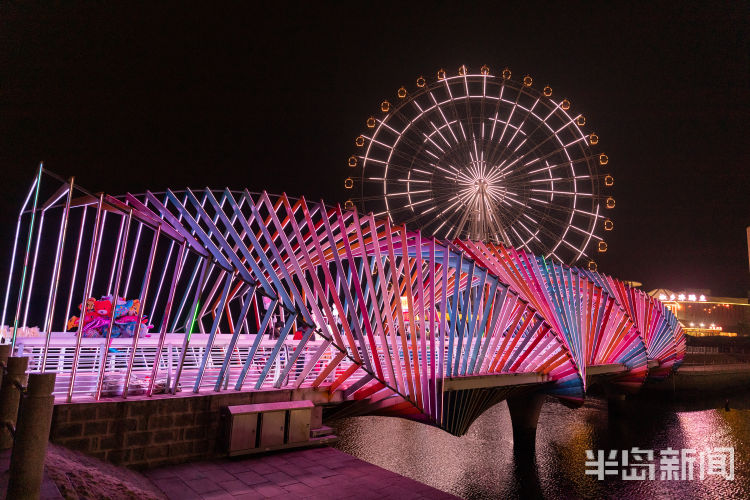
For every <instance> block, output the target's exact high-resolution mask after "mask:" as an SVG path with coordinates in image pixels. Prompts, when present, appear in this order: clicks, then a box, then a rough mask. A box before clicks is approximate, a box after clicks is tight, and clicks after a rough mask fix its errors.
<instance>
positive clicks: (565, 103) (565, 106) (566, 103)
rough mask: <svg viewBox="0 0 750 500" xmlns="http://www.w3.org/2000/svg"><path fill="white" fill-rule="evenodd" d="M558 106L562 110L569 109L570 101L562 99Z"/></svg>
mask: <svg viewBox="0 0 750 500" xmlns="http://www.w3.org/2000/svg"><path fill="white" fill-rule="evenodd" d="M560 107H561V108H562V110H563V111H567V110H569V109H570V101H569V100H567V99H563V100H562V102H561V103H560Z"/></svg>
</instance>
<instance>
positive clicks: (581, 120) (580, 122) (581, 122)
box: [576, 115, 586, 127]
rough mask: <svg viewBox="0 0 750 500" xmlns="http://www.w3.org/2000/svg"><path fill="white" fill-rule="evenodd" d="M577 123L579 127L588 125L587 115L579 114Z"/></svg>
mask: <svg viewBox="0 0 750 500" xmlns="http://www.w3.org/2000/svg"><path fill="white" fill-rule="evenodd" d="M576 123H577V124H578V126H579V127H583V126H584V125H586V117H585V116H583V115H578V118H576Z"/></svg>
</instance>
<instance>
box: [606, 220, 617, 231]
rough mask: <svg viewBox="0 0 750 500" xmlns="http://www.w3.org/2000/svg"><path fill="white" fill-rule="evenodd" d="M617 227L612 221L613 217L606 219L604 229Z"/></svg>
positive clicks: (610, 229)
mask: <svg viewBox="0 0 750 500" xmlns="http://www.w3.org/2000/svg"><path fill="white" fill-rule="evenodd" d="M614 228H615V224H614V222H612V219H604V230H605V231H612V230H613V229H614Z"/></svg>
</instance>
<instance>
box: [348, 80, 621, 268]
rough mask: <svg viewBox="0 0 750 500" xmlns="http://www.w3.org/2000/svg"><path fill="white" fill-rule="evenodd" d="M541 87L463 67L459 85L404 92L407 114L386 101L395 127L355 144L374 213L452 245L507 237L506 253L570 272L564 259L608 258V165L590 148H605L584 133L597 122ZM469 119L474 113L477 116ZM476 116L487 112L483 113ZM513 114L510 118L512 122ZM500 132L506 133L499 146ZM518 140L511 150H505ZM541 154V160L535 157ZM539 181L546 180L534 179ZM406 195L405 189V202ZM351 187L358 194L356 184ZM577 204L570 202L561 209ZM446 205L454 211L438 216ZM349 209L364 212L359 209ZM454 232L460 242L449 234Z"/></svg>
mask: <svg viewBox="0 0 750 500" xmlns="http://www.w3.org/2000/svg"><path fill="white" fill-rule="evenodd" d="M441 73H442V76H441ZM531 84H532V80H531V77H529V76H526V77H524V79H523V82H521V83H519V82H515V81H513V80H510V71H509V70H507V69H506V70H504V71H503V73H502V75H501V76H500V75H493V74H490V73H489V70H488V69H487V68H486V66H484V67H483V68H482V72H481V73H478V74H477V73H474V74H471V73H468V71H466V69H465V67H463V66H462V67H461V69H460V70H459V75H455V76H448V75H446V74H445V73H444V71H443V70H441V71H440V72H438V80H436V81H434V82H431V83H427V81H426V80H425V79H424V78H423V77H419V78H418V79H417V87H418V89H417V90H416V91H414V92H413V93H411V94H409V93H408V92H407V91H406V89H405V88H404V87H401V88H400V89H399V90H398V92H397V96H398V101H397V103H396V104H395V105H391V103H390V102H389V101H387V100H385V101H383V103H382V104H381V111H382V112H383V116H382V117H380V118H376V117H374V116H371V117H370V118H369V119H368V120H367V127H368V129H370V130H371V133H368V134H362V135H360V136H359V137H358V138H357V140H356V141H355V143H356V145H357V147H360V148H361V147H363V146H365V144H366V148H365V149H364V151H363V153H361V154H358V155H353V156H352V157H350V159H349V166H350V167H358V166H361V168H362V170H361V176H360V182H361V186H360V189H361V197H360V199H359V201H360V203H361V206H362V208H363V209H364V210H365V211H368V208H372V211H373V212H375V215H376V216H383V215H385V216H387V217H388V218H389V219H390V220H391V221H395V222H398V223H402V222H404V223H411V222H415V221H417V222H419V221H420V219H422V222H423V225H422V227H421V229H422V230H423V232H429V233H432V234H433V235H434V236H435V237H438V238H441V239H451V238H454V237H461V236H464V237H466V236H467V235H469V236H470V235H471V234H474V235H475V236H476V235H481V237H480V238H474V239H482V238H484V237H486V238H494V239H495V240H496V241H500V238H499V236H498V235H500V234H501V232H502V234H503V236H504V242H506V243H507V242H510V243H511V245H512V246H514V247H517V248H524V249H525V250H526V251H529V252H531V253H536V254H543V255H546V256H547V257H554V258H555V259H556V260H559V261H562V262H566V259H565V258H563V256H561V255H558V253H559V252H562V250H559V249H561V248H564V249H565V252H567V253H568V254H571V257H572V258H569V259H567V261H568V262H571V261H573V262H574V261H577V260H579V259H580V258H582V257H588V254H587V253H586V250H587V247H588V246H589V245H590V243H591V241H592V240H596V241H598V245H597V249H598V250H599V251H600V252H601V251H606V243H604V241H603V240H602V238H601V237H600V236H598V235H597V234H596V231H597V229H598V227H597V226H598V224H599V222H602V221H603V225H604V229H605V230H611V229H612V227H613V224H612V222H611V220H610V219H609V218H608V217H606V216H605V215H604V214H603V212H602V210H601V206H600V204H599V203H598V201H599V198H600V194H599V185H598V181H599V177H600V175H599V173H598V171H597V164H598V165H601V166H604V165H606V164H607V163H608V158H607V156H606V155H604V154H603V153H599V154H594V153H592V152H591V150H590V148H589V146H590V145H594V144H597V143H598V137H597V136H596V134H593V133H590V134H586V133H584V131H583V129H582V126H583V125H585V118H584V117H583V115H580V114H574V113H572V112H568V111H569V109H570V101H568V100H567V99H562V100H554V99H552V98H551V94H552V90H551V88H550V87H549V86H546V87H544V90H543V91H542V92H540V91H538V90H537V89H534V88H533V87H532V86H531ZM480 86H481V91H480V89H479V87H480ZM488 88H489V90H490V92H488ZM457 89H459V90H465V92H463V93H460V92H457V91H456V90H457ZM472 90H474V91H472ZM493 90H495V92H492V91H493ZM436 94H438V95H437V96H436ZM424 101H427V102H426V103H425V102H424ZM526 101H530V102H526ZM459 107H463V108H465V115H463V116H462V113H461V112H459V109H458V108H459ZM475 107H480V109H481V111H480V112H479V113H476V112H472V110H473V108H475ZM485 107H487V108H488V110H491V111H494V113H493V112H491V111H490V112H489V113H487V112H486V111H485ZM507 109H509V110H510V111H509V112H508V113H507V115H506V114H503V113H501V112H505V110H507ZM446 112H447V113H446ZM519 116H520V117H521V118H522V119H521V120H520V122H519V121H518V118H517V117H519ZM530 127H534V128H533V130H529V128H530ZM499 129H502V132H501V133H500V134H496V130H499ZM467 130H468V133H467ZM488 133H489V136H488V135H487V134H488ZM506 134H507V136H510V138H509V139H508V140H507V141H505V142H503V141H504V139H505V138H506ZM495 135H498V137H497V139H496V138H495ZM451 139H452V141H451ZM516 139H519V141H518V143H517V144H513V143H514V141H516ZM550 143H552V144H554V147H552V148H551V149H550V145H549V144H550ZM511 146H513V149H512V151H510V147H511ZM524 146H525V149H524ZM537 150H539V153H541V154H537V156H536V157H531V156H530V155H531V154H532V153H535V152H536V151H537ZM519 151H520V153H519ZM457 160H458V161H457ZM550 160H552V163H550ZM531 166H533V167H534V169H532V168H529V167H531ZM378 169H379V170H378ZM584 169H586V170H584ZM565 170H567V171H565ZM582 170H584V172H583V173H581V171H582ZM553 171H554V173H553ZM378 174H380V175H378ZM399 174H403V175H400V177H399ZM539 175H543V177H541V178H534V176H539ZM451 178H452V181H453V185H451V184H450V182H449V181H450V180H451ZM604 179H605V185H606V186H611V185H612V184H613V179H612V176H611V175H606V176H605V177H604ZM373 183H377V184H379V185H380V194H377V192H374V191H373V190H372V184H373ZM543 183H546V184H547V186H545V185H544V184H543ZM396 185H400V186H402V187H401V189H400V190H398V191H395V190H394V187H395V186H396ZM368 186H369V187H368ZM403 186H405V189H406V190H405V191H404V190H403V189H404V188H403ZM345 187H346V188H347V189H352V188H353V187H354V181H353V179H352V178H351V177H349V178H348V179H347V180H346V183H345ZM544 187H548V188H549V189H542V188H544ZM585 188H588V189H585ZM389 190H390V191H391V192H389ZM521 192H522V194H519V193H521ZM530 194H532V195H533V196H532V195H530ZM521 196H523V197H521ZM545 198H547V199H545ZM565 198H568V199H569V202H567V203H561V200H562V201H563V202H564V199H565ZM399 199H401V200H403V203H401V202H400V201H399ZM445 200H450V201H452V203H450V204H448V205H444V206H442V207H438V206H437V204H438V203H439V202H441V201H445ZM581 200H589V205H584V204H582V202H581ZM374 201H381V202H382V203H381V209H380V210H378V209H377V208H376V207H372V206H371V205H372V204H373V203H370V202H374ZM347 204H348V205H350V207H353V205H354V202H353V201H352V200H349V201H347ZM514 205H515V206H514ZM605 206H606V208H608V209H609V208H613V207H614V199H613V198H611V197H608V198H607V199H606V205H605ZM540 207H541V208H540ZM438 208H441V210H438ZM405 210H409V211H410V213H409V216H408V218H406V219H405V218H404V217H400V216H399V215H398V214H399V213H400V212H404V211H405ZM446 213H447V215H446ZM563 213H564V214H565V217H564V218H561V215H562V214H563ZM477 214H478V215H477ZM426 216H429V217H430V218H426ZM461 217H462V218H461ZM469 217H470V218H471V224H472V226H471V229H467V219H468V218H469ZM534 217H536V219H535V218H534ZM449 220H450V221H452V222H451V224H450V225H448V232H447V233H443V234H441V231H442V230H443V227H444V226H446V225H447V224H448V222H449ZM476 220H479V221H480V222H479V223H475V221H476ZM438 222H439V223H440V225H439V226H438V227H437V228H435V226H434V224H436V223H438ZM511 223H512V224H511ZM476 224H480V226H481V228H480V229H479V230H477V229H476V227H479V226H476ZM417 225H419V224H417ZM430 226H432V228H430ZM529 226H532V227H531V228H529ZM550 226H551V227H550ZM579 226H581V227H579ZM472 231H473V233H472ZM521 234H524V236H522V235H521ZM571 235H575V236H571ZM468 239H472V238H468ZM543 239H544V241H543ZM592 263H593V261H592Z"/></svg>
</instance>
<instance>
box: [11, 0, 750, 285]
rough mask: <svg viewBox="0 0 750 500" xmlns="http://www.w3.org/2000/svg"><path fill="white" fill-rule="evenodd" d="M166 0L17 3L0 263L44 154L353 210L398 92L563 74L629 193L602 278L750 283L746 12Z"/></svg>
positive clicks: (729, 7) (731, 5) (103, 183)
mask: <svg viewBox="0 0 750 500" xmlns="http://www.w3.org/2000/svg"><path fill="white" fill-rule="evenodd" d="M154 3H156V4H157V5H152V4H151V2H144V3H137V2H109V3H107V2H97V3H89V4H75V3H70V2H65V3H57V2H54V3H53V2H44V3H40V4H39V5H38V6H37V7H33V6H31V5H33V4H29V3H28V2H3V3H2V7H0V169H1V170H0V171H1V172H2V177H3V187H4V190H5V195H4V196H3V198H2V202H0V210H1V211H2V213H1V214H0V234H1V235H2V236H3V241H6V242H7V244H6V245H4V247H3V248H0V262H7V259H8V258H9V256H10V251H11V242H10V240H9V238H10V237H11V236H12V233H13V230H14V228H15V218H16V216H17V211H18V208H19V207H20V204H21V202H22V200H23V196H24V195H25V193H26V191H27V190H28V187H29V185H30V183H31V181H32V177H33V173H34V169H35V167H36V165H37V164H38V162H39V161H40V160H44V161H45V165H46V167H47V168H49V169H50V170H52V171H55V172H57V173H58V174H61V175H64V176H70V175H75V176H76V181H77V183H78V184H80V185H81V186H83V187H86V188H87V189H89V190H91V191H105V192H109V193H112V194H120V193H124V192H126V191H131V192H140V191H143V190H145V189H150V190H161V189H163V188H165V187H167V186H169V187H172V188H182V187H185V186H191V187H202V186H210V187H217V188H218V187H224V186H229V187H232V188H242V187H248V188H249V189H250V190H251V191H259V190H263V189H265V190H267V191H269V192H281V191H286V192H287V193H289V194H290V195H305V196H306V197H307V198H308V199H312V200H317V199H319V198H321V197H322V198H324V199H325V200H326V201H328V202H331V203H333V202H343V201H344V200H345V199H346V197H347V196H346V192H345V191H344V189H343V179H344V178H345V177H346V176H347V175H348V174H349V172H348V167H347V166H346V161H347V158H348V157H349V155H350V154H352V153H353V152H354V149H355V146H354V138H355V137H356V136H357V135H359V134H360V132H362V131H364V130H365V120H366V118H367V117H369V116H370V115H371V114H374V113H375V111H376V110H377V107H378V105H379V103H380V102H381V101H382V100H383V99H386V98H387V99H394V97H395V92H396V90H397V89H398V88H399V87H400V86H401V85H404V86H406V87H407V88H409V89H411V88H414V87H415V83H414V82H415V80H416V78H417V77H418V76H420V75H424V76H425V77H426V78H428V79H430V80H432V79H434V78H435V73H436V72H437V70H438V69H440V68H445V69H446V70H447V71H448V72H449V73H456V72H457V69H458V67H459V66H460V65H461V64H466V65H467V66H468V67H469V69H470V70H472V69H473V70H475V71H476V70H478V68H479V67H480V66H481V65H482V64H487V65H489V66H490V68H492V70H493V72H497V71H499V70H501V69H502V68H503V67H505V66H508V67H509V68H510V69H511V70H512V71H513V73H514V77H518V75H523V74H526V73H528V74H530V75H532V76H533V77H534V82H535V86H537V85H542V86H543V85H544V84H549V85H551V86H552V88H553V89H554V92H555V95H557V96H566V97H568V98H569V99H570V100H571V101H572V105H573V107H572V110H573V111H574V112H577V113H578V112H580V113H583V114H585V115H586V119H587V129H588V130H590V131H595V132H596V133H597V134H598V135H599V137H600V146H601V147H600V150H601V151H604V152H606V153H607V154H608V156H609V158H610V162H609V167H610V171H611V173H612V174H613V175H614V178H615V186H614V197H615V198H616V200H617V207H616V209H615V210H614V211H613V212H612V219H613V220H614V223H615V230H614V231H613V232H612V233H607V234H606V236H607V241H608V243H609V251H608V253H607V254H606V255H605V256H603V257H599V258H598V259H597V260H598V261H599V270H600V271H603V272H606V273H609V274H613V275H615V276H616V277H619V278H622V279H629V280H638V281H641V282H643V283H644V288H645V289H646V290H650V289H652V288H656V287H666V288H672V289H674V290H679V289H682V288H687V287H695V288H710V289H712V291H713V293H714V295H733V296H745V295H746V293H747V290H748V289H750V274H749V273H748V257H747V242H746V234H745V227H746V226H747V225H750V155H749V154H748V152H749V149H750V148H749V147H748V140H747V139H746V133H747V123H748V121H749V119H750V112H749V111H750V106H749V102H748V101H749V98H748V97H749V88H750V87H749V85H748V83H749V81H748V54H750V47H749V44H748V32H747V30H748V25H749V23H748V21H749V20H750V13H749V9H750V8H749V7H748V6H749V5H750V4H748V3H747V2H701V3H699V4H696V5H691V4H692V3H687V2H673V3H671V4H670V3H664V4H659V3H653V2H649V3H648V4H646V3H642V4H640V5H639V6H632V5H630V2H621V3H612V2H602V3H599V4H593V3H586V4H580V5H579V4H572V3H570V2H564V3H559V4H555V5H554V6H552V7H550V6H549V5H547V3H546V2H545V3H541V4H533V3H529V2H524V3H523V4H522V6H521V7H514V6H511V5H510V4H509V3H508V4H507V5H506V2H488V3H473V4H471V6H466V5H464V4H463V2H461V3H459V2H455V3H452V2H434V3H425V4H418V3H417V2H414V1H409V2H399V3H393V4H390V3H383V2H356V3H355V2H337V3H324V2H308V3H305V4H302V3H299V4H297V3H290V4H286V3H284V2H281V1H275V2H268V3H266V4H265V6H262V4H258V5H256V4H255V3H251V4H250V5H244V4H243V3H240V2H236V3H232V4H223V3H222V4H221V6H218V7H217V6H215V5H214V2H203V3H200V2H175V3H170V2H154ZM6 266H7V264H2V269H1V270H0V273H3V274H2V275H3V276H4V273H5V272H6Z"/></svg>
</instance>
